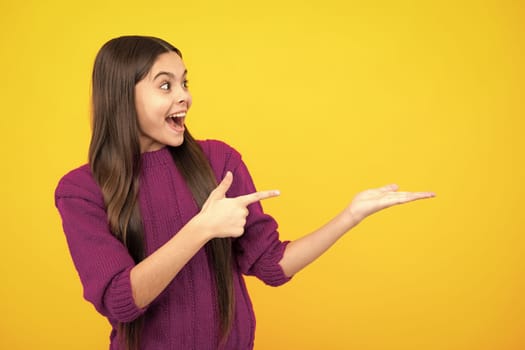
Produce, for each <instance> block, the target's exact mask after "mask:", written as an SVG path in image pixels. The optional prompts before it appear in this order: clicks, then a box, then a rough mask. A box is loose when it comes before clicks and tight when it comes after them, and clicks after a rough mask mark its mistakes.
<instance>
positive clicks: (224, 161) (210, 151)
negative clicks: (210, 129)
mask: <svg viewBox="0 0 525 350" xmlns="http://www.w3.org/2000/svg"><path fill="white" fill-rule="evenodd" d="M197 142H198V143H199V145H200V146H201V148H202V151H203V152H204V154H205V155H206V157H207V158H208V159H209V161H210V163H211V165H212V167H213V168H215V167H216V166H220V165H222V166H225V167H226V169H225V170H232V168H236V167H237V166H238V165H239V164H240V163H241V159H242V157H241V154H240V153H239V152H238V151H237V150H236V149H235V148H233V147H232V146H230V145H228V144H227V143H225V142H223V141H220V140H213V139H208V140H199V141H197Z"/></svg>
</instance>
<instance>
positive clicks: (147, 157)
mask: <svg viewBox="0 0 525 350" xmlns="http://www.w3.org/2000/svg"><path fill="white" fill-rule="evenodd" d="M140 158H141V162H142V167H144V168H150V167H152V166H156V165H161V164H167V163H169V162H170V161H172V157H171V153H170V151H169V149H168V147H162V148H161V149H159V150H156V151H150V152H144V153H142V154H141V155H140Z"/></svg>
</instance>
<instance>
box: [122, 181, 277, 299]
mask: <svg viewBox="0 0 525 350" xmlns="http://www.w3.org/2000/svg"><path fill="white" fill-rule="evenodd" d="M232 181H233V176H232V173H231V172H227V173H226V176H225V177H224V179H223V180H222V182H221V183H220V184H219V185H218V186H217V188H216V189H215V190H214V191H212V193H211V194H210V196H209V197H208V199H207V201H206V202H205V203H204V205H203V207H202V210H201V211H200V212H199V214H197V215H196V216H195V217H193V218H192V219H191V220H190V221H189V222H188V223H187V224H186V225H185V226H184V227H183V228H182V229H181V230H180V231H179V232H178V233H177V234H176V235H175V236H173V238H171V239H170V240H169V241H168V242H167V243H166V244H164V245H163V246H162V247H160V248H159V249H158V250H156V251H155V252H154V253H153V254H151V255H150V256H148V257H147V258H146V259H144V260H143V261H141V262H140V263H139V264H137V265H136V266H135V267H133V268H132V270H131V276H130V279H131V287H132V291H133V298H134V300H135V303H136V304H137V306H138V307H141V308H142V307H145V306H147V305H148V304H150V303H151V302H152V301H153V300H154V299H155V298H156V297H157V296H158V295H159V294H160V293H161V292H162V291H163V290H164V288H166V286H167V285H168V284H169V283H170V282H171V280H172V279H173V278H174V277H175V276H176V275H177V273H178V272H179V271H180V270H181V269H182V268H183V267H184V265H186V263H187V262H188V261H189V260H190V259H191V258H192V257H193V256H194V255H195V254H196V253H197V252H198V251H199V249H201V248H202V247H203V246H204V245H205V244H206V243H207V242H208V241H209V240H210V239H212V238H222V237H238V236H240V235H242V234H243V233H244V225H245V223H246V217H247V216H248V209H247V206H248V205H249V204H251V203H254V202H256V201H260V200H262V199H265V198H270V197H274V196H277V195H278V194H279V193H278V192H276V191H263V192H255V193H251V194H248V195H243V196H239V197H235V198H226V192H227V191H228V189H229V188H230V186H231V184H232Z"/></svg>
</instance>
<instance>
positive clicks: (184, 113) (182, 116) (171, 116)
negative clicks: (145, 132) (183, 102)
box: [170, 112, 186, 118]
mask: <svg viewBox="0 0 525 350" xmlns="http://www.w3.org/2000/svg"><path fill="white" fill-rule="evenodd" d="M185 116H186V112H179V113H175V114H172V115H170V118H184V117H185Z"/></svg>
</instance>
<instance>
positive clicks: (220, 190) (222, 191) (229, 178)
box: [210, 171, 233, 199]
mask: <svg viewBox="0 0 525 350" xmlns="http://www.w3.org/2000/svg"><path fill="white" fill-rule="evenodd" d="M232 182H233V174H232V173H231V171H228V172H226V175H224V178H223V179H222V181H221V183H220V184H219V185H218V186H217V187H216V188H215V189H214V190H213V192H212V193H211V195H210V197H211V198H213V199H221V198H224V197H226V192H228V189H229V188H230V186H231V185H232Z"/></svg>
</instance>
